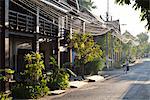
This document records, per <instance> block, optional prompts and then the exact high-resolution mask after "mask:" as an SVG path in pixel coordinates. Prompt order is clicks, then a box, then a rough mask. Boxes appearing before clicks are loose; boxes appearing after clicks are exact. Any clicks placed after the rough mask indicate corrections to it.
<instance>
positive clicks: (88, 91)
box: [52, 60, 150, 100]
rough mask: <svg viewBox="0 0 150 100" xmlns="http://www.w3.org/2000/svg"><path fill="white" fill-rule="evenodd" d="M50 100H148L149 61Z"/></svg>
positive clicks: (149, 88) (149, 94) (149, 91)
mask: <svg viewBox="0 0 150 100" xmlns="http://www.w3.org/2000/svg"><path fill="white" fill-rule="evenodd" d="M52 100H150V60H144V62H143V63H142V64H139V65H136V66H133V67H132V68H131V70H130V71H129V72H128V73H127V74H125V73H124V74H122V75H120V76H119V77H115V78H113V79H110V80H106V81H104V82H95V83H90V84H88V85H86V86H84V87H83V88H80V89H75V90H73V91H70V92H69V93H67V94H64V95H62V96H56V97H54V98H53V99H52Z"/></svg>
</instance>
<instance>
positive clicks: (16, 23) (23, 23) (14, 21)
mask: <svg viewBox="0 0 150 100" xmlns="http://www.w3.org/2000/svg"><path fill="white" fill-rule="evenodd" d="M35 26H36V24H35V16H31V15H27V14H22V13H19V12H15V11H12V10H9V28H10V29H13V30H20V31H25V32H35Z"/></svg>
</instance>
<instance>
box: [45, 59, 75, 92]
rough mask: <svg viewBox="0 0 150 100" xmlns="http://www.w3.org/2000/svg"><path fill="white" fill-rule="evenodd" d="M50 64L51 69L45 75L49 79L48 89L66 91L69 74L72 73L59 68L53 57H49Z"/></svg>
mask: <svg viewBox="0 0 150 100" xmlns="http://www.w3.org/2000/svg"><path fill="white" fill-rule="evenodd" d="M50 64H51V65H52V68H51V70H50V71H49V72H48V73H47V75H48V77H49V81H48V86H49V88H50V89H51V90H56V89H66V88H67V87H68V85H69V74H72V73H73V72H72V71H71V70H68V69H65V68H63V67H62V68H60V67H59V66H58V65H57V62H56V60H55V59H54V58H53V57H50ZM69 72H70V73H69ZM73 74H74V73H73Z"/></svg>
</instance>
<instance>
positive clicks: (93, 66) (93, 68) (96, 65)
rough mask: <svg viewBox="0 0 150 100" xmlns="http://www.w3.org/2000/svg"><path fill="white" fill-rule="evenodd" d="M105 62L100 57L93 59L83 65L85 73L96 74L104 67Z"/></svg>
mask: <svg viewBox="0 0 150 100" xmlns="http://www.w3.org/2000/svg"><path fill="white" fill-rule="evenodd" d="M104 66H105V64H104V61H103V60H102V59H95V60H93V61H92V62H89V63H87V64H86V65H85V69H86V74H90V75H92V74H98V71H101V70H102V69H103V68H104Z"/></svg>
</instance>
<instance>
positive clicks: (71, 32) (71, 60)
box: [70, 16, 73, 63]
mask: <svg viewBox="0 0 150 100" xmlns="http://www.w3.org/2000/svg"><path fill="white" fill-rule="evenodd" d="M72 21H73V16H71V23H70V39H72V34H73V31H72ZM72 62H73V59H72V48H70V63H72Z"/></svg>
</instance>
